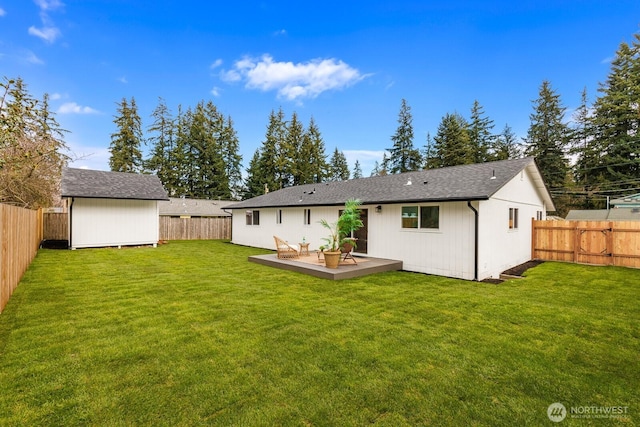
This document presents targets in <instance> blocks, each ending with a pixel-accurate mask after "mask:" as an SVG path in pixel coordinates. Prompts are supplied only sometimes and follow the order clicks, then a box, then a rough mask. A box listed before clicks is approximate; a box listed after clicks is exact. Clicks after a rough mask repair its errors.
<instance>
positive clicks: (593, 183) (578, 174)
mask: <svg viewBox="0 0 640 427" xmlns="http://www.w3.org/2000/svg"><path fill="white" fill-rule="evenodd" d="M588 102H589V100H588V97H587V89H586V88H585V89H584V90H583V91H582V94H581V97H580V106H579V107H578V109H577V110H576V112H575V114H574V117H573V122H574V127H573V129H572V133H571V141H570V148H569V153H570V154H572V155H573V156H575V157H577V159H576V164H575V166H574V169H573V178H574V180H575V183H576V184H577V185H578V186H579V187H580V188H581V190H582V191H583V192H584V193H583V194H584V198H582V199H580V200H578V201H577V203H576V206H577V207H579V208H582V209H593V208H596V207H603V206H601V204H600V203H597V202H596V203H594V200H593V191H594V190H595V189H596V188H597V186H598V184H599V183H602V182H603V181H604V178H603V177H602V172H603V167H602V158H601V153H600V151H599V149H598V146H597V141H596V140H595V139H594V138H593V128H592V125H591V124H592V119H593V118H592V116H591V111H590V108H589V104H588Z"/></svg>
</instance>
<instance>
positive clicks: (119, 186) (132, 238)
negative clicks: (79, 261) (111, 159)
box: [61, 168, 167, 249]
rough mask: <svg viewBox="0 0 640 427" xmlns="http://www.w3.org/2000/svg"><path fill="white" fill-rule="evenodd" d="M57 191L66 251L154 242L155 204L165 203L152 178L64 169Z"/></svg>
mask: <svg viewBox="0 0 640 427" xmlns="http://www.w3.org/2000/svg"><path fill="white" fill-rule="evenodd" d="M61 186H62V197H63V198H64V199H65V200H66V203H67V207H68V212H69V215H68V220H69V224H68V225H69V227H68V230H69V239H68V240H69V247H70V248H71V249H76V248H88V247H106V246H117V247H120V246H129V245H156V244H157V243H158V240H159V219H158V200H167V194H166V192H165V190H164V188H163V187H162V183H161V182H160V179H158V177H156V176H154V175H139V174H133V173H123V172H105V171H93V170H86V169H73V168H66V169H64V170H63V173H62V183H61Z"/></svg>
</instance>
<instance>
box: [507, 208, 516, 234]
mask: <svg viewBox="0 0 640 427" xmlns="http://www.w3.org/2000/svg"><path fill="white" fill-rule="evenodd" d="M517 228H518V208H509V229H510V230H515V229H517Z"/></svg>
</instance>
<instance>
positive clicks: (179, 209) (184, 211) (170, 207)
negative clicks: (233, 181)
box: [158, 197, 235, 216]
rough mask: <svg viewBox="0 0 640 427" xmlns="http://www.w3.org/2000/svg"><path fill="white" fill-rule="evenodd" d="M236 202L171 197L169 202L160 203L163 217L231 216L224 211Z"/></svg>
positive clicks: (159, 208)
mask: <svg viewBox="0 0 640 427" xmlns="http://www.w3.org/2000/svg"><path fill="white" fill-rule="evenodd" d="M233 203H235V202H232V201H229V200H204V199H187V198H184V199H183V198H176V197H169V200H168V201H162V202H160V203H158V211H159V212H160V215H161V216H180V215H191V216H231V213H229V212H226V211H224V209H226V207H227V206H228V205H231V204H233Z"/></svg>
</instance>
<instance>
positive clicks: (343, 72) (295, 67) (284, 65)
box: [220, 55, 367, 100]
mask: <svg viewBox="0 0 640 427" xmlns="http://www.w3.org/2000/svg"><path fill="white" fill-rule="evenodd" d="M220 77H221V79H222V80H223V81H225V82H236V81H240V80H244V82H245V87H246V88H248V89H258V90H262V91H265V92H266V91H270V90H275V91H277V93H278V96H279V97H282V98H286V99H288V100H299V99H303V98H316V97H317V96H318V95H320V94H321V93H323V92H326V91H329V90H339V89H344V88H346V87H349V86H351V85H353V84H355V83H357V82H359V81H360V80H362V79H364V78H366V77H367V75H363V74H361V73H360V71H358V70H357V69H355V68H353V67H351V66H349V65H348V64H346V63H344V62H343V61H340V60H336V59H333V58H332V59H313V60H311V61H308V62H305V63H297V64H294V63H293V62H275V61H274V60H273V58H272V57H271V56H270V55H263V56H262V57H261V58H251V57H245V58H242V59H240V60H238V61H236V63H235V64H234V67H233V69H231V70H227V71H222V72H221V74H220Z"/></svg>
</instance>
